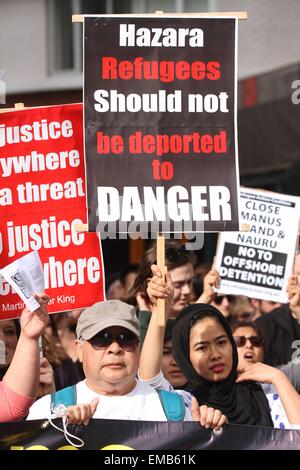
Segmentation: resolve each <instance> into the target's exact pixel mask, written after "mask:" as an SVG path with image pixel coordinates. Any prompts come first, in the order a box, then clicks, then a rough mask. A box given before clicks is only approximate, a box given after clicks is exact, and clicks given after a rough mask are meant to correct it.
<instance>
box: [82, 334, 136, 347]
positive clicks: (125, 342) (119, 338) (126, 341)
mask: <svg viewBox="0 0 300 470" xmlns="http://www.w3.org/2000/svg"><path fill="white" fill-rule="evenodd" d="M114 341H116V342H117V343H118V345H119V346H121V348H122V349H124V351H127V352H134V351H135V350H136V349H137V347H138V345H139V339H138V338H137V337H136V335H135V334H134V333H132V332H131V331H128V332H126V333H120V334H118V335H112V334H111V333H108V332H107V331H105V330H103V331H100V333H98V334H97V335H95V336H93V337H92V338H91V339H89V340H88V342H89V343H90V344H91V346H92V347H93V348H94V349H107V348H108V347H109V346H110V345H111V343H113V342H114Z"/></svg>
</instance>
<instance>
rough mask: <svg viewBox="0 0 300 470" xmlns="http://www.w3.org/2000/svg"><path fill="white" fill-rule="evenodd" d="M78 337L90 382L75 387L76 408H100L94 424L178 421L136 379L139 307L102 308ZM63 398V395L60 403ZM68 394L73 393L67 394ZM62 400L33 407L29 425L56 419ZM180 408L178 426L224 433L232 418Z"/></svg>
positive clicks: (112, 304) (81, 325) (84, 322)
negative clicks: (195, 424)
mask: <svg viewBox="0 0 300 470" xmlns="http://www.w3.org/2000/svg"><path fill="white" fill-rule="evenodd" d="M76 332H77V341H76V344H77V350H78V356H79V359H80V360H81V361H82V362H83V369H84V372H85V375H86V379H85V380H84V381H81V382H79V383H78V384H76V386H74V388H73V391H74V393H73V394H72V397H73V399H74V401H75V403H74V404H75V405H76V404H77V403H78V402H79V403H91V404H90V405H78V407H80V408H81V411H82V413H83V412H84V410H86V409H88V407H90V408H91V407H92V406H94V409H93V418H101V419H125V420H143V421H167V420H169V421H171V420H172V421H174V419H171V416H170V414H169V413H168V411H169V410H168V406H164V405H165V402H164V400H163V399H162V397H161V396H160V395H159V394H158V393H157V392H156V391H155V390H154V389H153V388H152V387H150V386H148V385H147V384H144V383H143V382H141V381H139V380H137V379H136V374H137V370H138V365H139V359H140V350H139V341H140V328H139V321H138V318H137V317H136V313H135V309H134V307H133V306H130V305H128V304H125V303H124V302H121V301H120V300H108V301H105V302H97V303H95V304H94V305H92V306H91V307H89V308H87V309H86V310H84V311H83V313H82V314H81V315H80V317H79V320H78V323H77V330H76ZM62 392H63V391H60V392H59V394H60V397H62V395H61V393H62ZM63 393H67V389H65V392H63ZM171 395H172V396H171V397H170V395H168V398H167V401H168V402H169V401H170V400H171V401H172V402H173V405H174V395H176V394H171ZM60 397H58V395H56V397H51V395H47V396H45V397H42V398H40V399H39V400H38V401H37V402H36V403H34V404H33V405H32V407H31V409H30V412H29V415H28V418H27V419H30V420H31V419H42V418H50V417H51V414H52V411H53V410H54V409H55V407H54V406H53V405H58V404H63V401H61V402H60V403H58V401H57V400H59V399H60ZM56 398H57V399H56ZM68 398H69V397H68ZM95 400H97V403H96V402H95ZM98 401H99V403H98ZM176 403H177V404H178V401H177V398H176ZM180 403H181V406H180V413H178V419H176V421H192V420H193V421H198V422H200V423H201V424H203V425H206V426H207V427H217V426H218V427H220V426H222V424H224V422H225V421H226V417H225V416H223V415H222V413H214V412H215V410H213V412H212V414H213V419H212V420H210V419H209V420H207V419H206V413H204V412H203V410H201V409H199V407H198V405H197V403H196V402H195V401H194V403H191V404H190V407H185V406H184V403H183V402H181V401H180ZM180 403H179V404H180ZM176 408H177V406H176ZM82 413H80V412H78V414H77V415H76V418H77V419H79V418H80V417H82ZM52 417H53V416H52ZM84 417H85V416H84Z"/></svg>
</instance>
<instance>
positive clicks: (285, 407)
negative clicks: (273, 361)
mask: <svg viewBox="0 0 300 470" xmlns="http://www.w3.org/2000/svg"><path fill="white" fill-rule="evenodd" d="M232 334H233V338H234V340H235V343H236V346H237V351H238V373H239V374H240V376H239V380H241V378H242V379H245V378H247V377H251V380H257V381H259V382H263V383H262V389H263V391H264V393H265V394H266V397H267V399H268V402H269V407H270V411H271V416H272V420H273V423H274V427H278V428H281V429H284V428H290V427H291V425H290V423H289V420H290V421H291V422H293V421H294V420H295V416H297V413H298V416H299V418H298V419H299V420H298V423H300V413H299V412H298V409H299V408H300V397H299V395H297V396H296V394H295V390H293V389H292V387H291V384H290V383H289V380H288V378H287V377H286V375H285V374H284V373H283V372H281V371H280V370H278V369H277V368H274V367H270V366H268V365H266V364H262V362H263V361H264V337H263V334H262V332H261V331H260V330H259V328H258V326H257V325H256V324H255V323H254V322H246V321H244V322H237V323H236V324H235V326H233V327H232ZM295 407H296V412H295ZM297 408H298V409H297ZM295 413H296V415H295Z"/></svg>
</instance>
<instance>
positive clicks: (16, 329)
mask: <svg viewBox="0 0 300 470" xmlns="http://www.w3.org/2000/svg"><path fill="white" fill-rule="evenodd" d="M0 332H2V335H3V342H4V349H5V361H4V362H3V363H2V364H0V380H2V378H3V377H4V375H5V374H6V371H7V369H8V368H9V365H10V363H11V361H12V358H13V356H14V354H15V350H16V347H17V344H18V340H19V337H20V333H21V329H20V323H19V320H17V319H13V320H2V321H0ZM52 392H55V383H54V373H53V368H52V366H51V364H50V363H49V361H48V359H47V358H46V357H42V358H41V360H40V379H39V387H38V393H37V396H38V397H42V396H43V395H47V394H48V393H52Z"/></svg>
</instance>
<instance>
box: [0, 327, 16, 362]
mask: <svg viewBox="0 0 300 470" xmlns="http://www.w3.org/2000/svg"><path fill="white" fill-rule="evenodd" d="M0 332H1V335H0V339H1V340H2V341H4V345H5V364H0V367H1V366H2V367H3V366H7V365H9V364H10V363H11V360H12V358H13V355H14V353H15V349H16V346H17V342H18V337H17V330H16V326H15V323H14V321H13V320H3V321H0Z"/></svg>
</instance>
